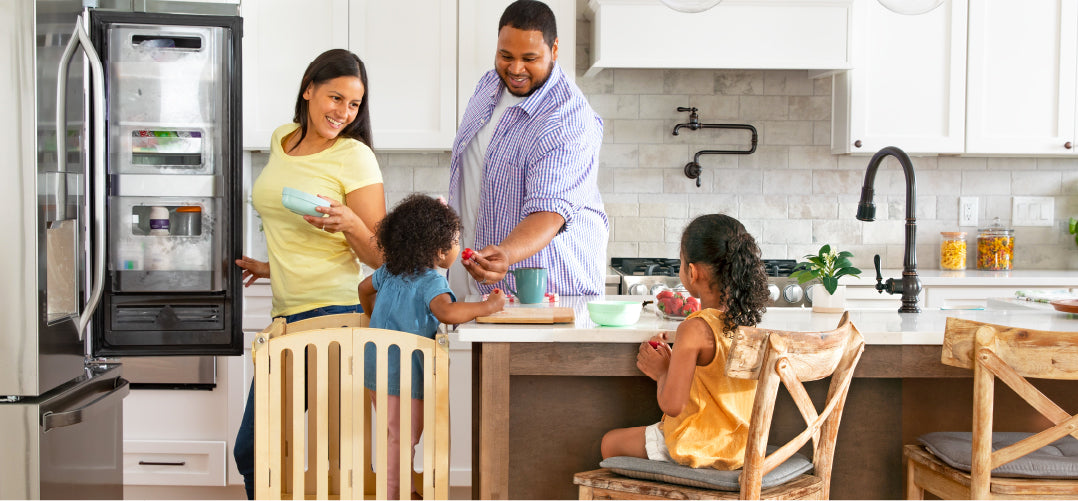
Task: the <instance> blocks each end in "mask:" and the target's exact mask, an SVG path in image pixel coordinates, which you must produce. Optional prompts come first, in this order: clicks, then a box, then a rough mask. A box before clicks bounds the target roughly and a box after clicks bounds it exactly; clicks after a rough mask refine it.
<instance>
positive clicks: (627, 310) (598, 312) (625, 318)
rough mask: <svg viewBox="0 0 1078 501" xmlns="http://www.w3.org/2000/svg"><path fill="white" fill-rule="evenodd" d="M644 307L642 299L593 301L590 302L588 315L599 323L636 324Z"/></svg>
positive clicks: (612, 324) (608, 324)
mask: <svg viewBox="0 0 1078 501" xmlns="http://www.w3.org/2000/svg"><path fill="white" fill-rule="evenodd" d="M643 309H644V307H643V306H642V305H641V303H640V301H592V302H590V303H588V316H590V317H591V321H592V322H595V323H597V324H599V325H607V326H612V327H618V326H623V325H632V324H635V323H636V322H637V321H638V320H640V312H641V311H643Z"/></svg>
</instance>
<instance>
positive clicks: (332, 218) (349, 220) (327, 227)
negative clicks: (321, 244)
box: [303, 195, 362, 233]
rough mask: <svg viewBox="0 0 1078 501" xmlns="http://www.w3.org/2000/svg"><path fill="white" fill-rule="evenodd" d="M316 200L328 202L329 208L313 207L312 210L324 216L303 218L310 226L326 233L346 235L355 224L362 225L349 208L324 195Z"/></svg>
mask: <svg viewBox="0 0 1078 501" xmlns="http://www.w3.org/2000/svg"><path fill="white" fill-rule="evenodd" d="M318 198H321V199H322V200H325V201H327V202H329V207H315V209H314V210H316V211H318V212H321V213H322V214H325V216H322V217H316V216H303V219H305V220H306V221H307V223H308V224H310V225H311V226H314V227H315V228H318V229H319V230H322V231H325V232H326V233H337V232H338V231H340V232H345V233H347V232H349V231H351V230H352V228H354V227H355V225H356V224H357V223H360V224H361V223H362V222H361V221H360V219H359V216H357V215H356V213H355V212H353V211H352V208H351V207H349V206H347V205H344V204H342V203H340V202H339V201H337V200H334V199H332V198H329V197H327V196H325V195H318Z"/></svg>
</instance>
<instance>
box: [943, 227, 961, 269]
mask: <svg viewBox="0 0 1078 501" xmlns="http://www.w3.org/2000/svg"><path fill="white" fill-rule="evenodd" d="M940 269H941V270H949V271H957V270H964V269H966V232H964V231H941V232H940Z"/></svg>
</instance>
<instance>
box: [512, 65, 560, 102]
mask: <svg viewBox="0 0 1078 501" xmlns="http://www.w3.org/2000/svg"><path fill="white" fill-rule="evenodd" d="M507 73H508V72H507ZM552 73H554V61H551V62H550V66H549V67H547V72H546V76H545V77H543V79H542V80H540V81H539V82H538V83H536V84H535V85H532V86H531V88H530V89H528V92H525V93H523V94H517V93H516V92H513V90H512V87H510V86H509V82H508V81H507V77H506V76H504V75H500V76H501V77H502V83H503V84H505V90H507V91H509V93H510V94H512V95H514V96H516V97H528V96H530V95H532V94H534V93H535V91H537V90H539V88H540V87H542V86H543V85H544V84H546V81H547V80H550V75H551V74H552Z"/></svg>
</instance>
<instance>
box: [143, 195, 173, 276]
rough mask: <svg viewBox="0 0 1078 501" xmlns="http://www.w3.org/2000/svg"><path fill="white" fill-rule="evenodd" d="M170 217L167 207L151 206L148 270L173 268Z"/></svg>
mask: <svg viewBox="0 0 1078 501" xmlns="http://www.w3.org/2000/svg"><path fill="white" fill-rule="evenodd" d="M168 217H169V214H168V209H167V208H165V207H151V208H150V235H149V236H148V237H146V239H147V240H146V259H145V260H144V261H145V263H144V264H145V266H146V269H147V270H170V269H172V257H171V256H170V255H169V240H168V239H169V224H168Z"/></svg>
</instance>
